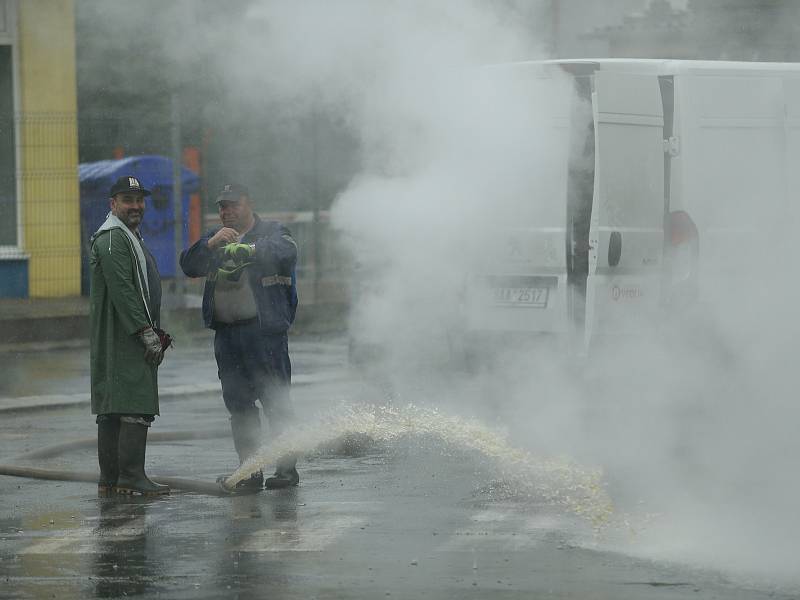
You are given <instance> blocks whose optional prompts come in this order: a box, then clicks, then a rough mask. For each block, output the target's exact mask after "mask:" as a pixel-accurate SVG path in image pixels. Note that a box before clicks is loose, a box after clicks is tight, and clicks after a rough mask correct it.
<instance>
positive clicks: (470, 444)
mask: <svg viewBox="0 0 800 600" xmlns="http://www.w3.org/2000/svg"><path fill="white" fill-rule="evenodd" d="M425 440H433V441H435V442H437V443H436V444H431V446H430V448H428V449H427V450H428V451H430V452H436V451H439V452H441V451H442V450H445V451H447V452H450V453H477V455H478V456H479V457H480V458H481V459H483V461H484V462H485V463H486V464H487V466H488V468H487V469H486V473H485V477H486V479H485V483H484V485H483V486H482V487H481V488H480V490H479V493H480V494H483V495H485V496H486V497H487V498H488V499H494V500H500V501H502V500H507V499H513V500H515V501H520V500H521V499H529V500H530V501H532V502H537V503H548V504H551V505H557V506H560V507H563V508H564V509H566V510H568V511H571V512H572V513H574V514H576V515H579V516H580V517H583V518H585V519H587V520H588V521H589V522H590V523H591V524H592V526H593V527H595V528H596V529H599V528H602V527H603V526H604V525H605V524H606V523H607V522H608V521H609V519H610V517H611V515H612V513H613V506H612V503H611V500H610V498H609V496H608V494H607V493H606V491H605V488H604V486H603V480H602V474H601V473H600V472H599V471H598V470H593V469H589V468H586V467H583V466H581V465H578V464H576V463H574V462H571V461H569V460H565V459H558V458H549V457H538V456H533V455H532V454H530V453H529V452H527V451H525V450H522V449H519V448H515V447H514V446H512V445H511V444H510V443H509V441H508V439H507V438H506V436H505V435H503V434H502V433H500V432H498V431H495V430H493V429H491V428H489V427H487V426H486V425H484V424H482V423H480V422H478V421H475V420H468V419H462V418H460V417H457V416H453V415H447V414H444V413H442V412H441V411H439V410H437V409H434V408H424V407H420V406H416V405H413V404H411V405H407V406H405V407H397V406H375V405H344V406H341V407H339V408H337V409H335V410H334V411H332V412H331V413H329V414H326V415H324V416H323V417H321V418H320V419H319V420H317V421H316V422H314V423H311V424H308V425H302V426H298V427H297V428H294V429H292V430H291V431H289V432H287V433H286V434H284V435H281V436H280V437H278V438H277V439H275V441H274V442H273V443H271V444H269V445H266V446H262V448H261V449H260V450H259V452H258V453H257V454H256V455H255V456H254V457H252V458H251V459H250V460H248V461H246V462H245V463H244V464H243V465H242V466H241V467H239V469H238V470H237V471H236V472H235V473H233V474H232V475H231V476H230V478H229V479H228V484H229V485H231V486H232V485H235V484H236V483H237V482H239V481H241V480H243V479H245V478H247V477H249V476H250V475H251V474H252V473H254V472H256V471H258V470H260V469H269V468H270V467H271V466H272V465H274V464H275V462H276V461H277V459H278V458H279V457H281V456H284V455H287V454H296V455H298V456H303V455H308V454H311V453H315V452H319V451H320V449H322V450H323V451H324V450H325V449H330V448H331V447H334V448H339V451H340V453H343V454H347V455H351V456H358V455H359V453H361V452H362V451H364V450H365V449H367V448H369V446H370V445H374V444H397V443H400V442H407V443H409V444H419V443H420V442H421V441H425Z"/></svg>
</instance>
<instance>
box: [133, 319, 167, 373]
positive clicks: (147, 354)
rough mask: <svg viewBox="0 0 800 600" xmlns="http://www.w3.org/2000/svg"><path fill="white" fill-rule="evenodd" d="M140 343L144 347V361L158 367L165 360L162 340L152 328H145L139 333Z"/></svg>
mask: <svg viewBox="0 0 800 600" xmlns="http://www.w3.org/2000/svg"><path fill="white" fill-rule="evenodd" d="M137 335H138V336H139V341H140V342H142V345H143V346H144V359H145V361H147V363H148V364H151V365H153V366H154V367H157V366H158V365H160V364H161V361H162V360H164V346H163V344H162V343H161V338H160V337H158V334H157V333H156V332H155V331H153V328H152V327H145V328H144V329H142V330H141V331H139V332H138V333H137Z"/></svg>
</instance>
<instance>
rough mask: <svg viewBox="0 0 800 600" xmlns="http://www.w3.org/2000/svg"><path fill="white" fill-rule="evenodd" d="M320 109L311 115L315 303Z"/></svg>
mask: <svg viewBox="0 0 800 600" xmlns="http://www.w3.org/2000/svg"><path fill="white" fill-rule="evenodd" d="M318 120H319V111H318V110H317V109H316V108H315V109H314V111H313V113H312V115H311V143H312V148H311V168H312V169H313V173H312V182H313V183H312V185H313V190H312V193H313V196H314V198H313V202H314V217H313V222H312V231H313V235H314V283H313V284H314V304H315V305H317V303H318V300H319V287H320V286H319V284H320V280H321V279H322V265H321V264H320V263H321V262H322V240H321V237H322V227H320V220H319V210H320V204H321V203H322V199H321V198H320V182H319V123H318Z"/></svg>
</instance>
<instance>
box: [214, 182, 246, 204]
mask: <svg viewBox="0 0 800 600" xmlns="http://www.w3.org/2000/svg"><path fill="white" fill-rule="evenodd" d="M242 196H247V197H248V198H249V197H250V190H248V189H247V187H245V186H243V185H239V184H238V183H226V184H225V185H224V186H222V191H221V192H220V193H219V196H217V204H221V203H222V202H238V200H239V199H240V198H241V197H242Z"/></svg>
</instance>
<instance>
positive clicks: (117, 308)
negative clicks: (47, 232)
mask: <svg viewBox="0 0 800 600" xmlns="http://www.w3.org/2000/svg"><path fill="white" fill-rule="evenodd" d="M113 219H114V218H113V217H109V221H107V222H106V224H105V225H103V227H101V229H100V230H99V231H98V232H97V233H96V234H95V235H94V237H93V238H92V249H91V255H90V258H89V265H90V277H91V293H90V304H89V326H90V342H91V359H90V362H91V380H92V414H109V413H117V414H135V415H157V414H159V413H158V375H157V367H154V366H152V365H150V364H148V363H147V362H146V361H145V359H144V346H143V345H142V343H141V342H140V341H139V339H138V336H136V335H135V334H136V332H138V331H140V330H141V329H143V328H145V327H148V326H155V327H158V314H159V312H160V306H158V305H159V304H160V300H161V290H160V286H161V284H160V281H159V277H158V273H157V272H156V273H149V274H150V275H151V276H150V277H149V278H148V277H147V275H148V270H147V267H145V269H144V271H145V272H143V269H142V267H141V265H140V261H141V254H140V255H139V256H140V258H139V259H137V252H136V251H135V249H134V245H133V244H134V242H133V241H132V240H131V239H130V237H129V235H128V234H127V233H126V231H124V230H123V229H122V227H124V225H122V224H121V222H119V225H121V227H119V226H114V225H113V224H111V225H109V223H110V222H111V221H112V220H113ZM143 246H144V244H142V247H143ZM142 249H143V250H144V252H145V253H146V252H147V250H146V249H144V248H142ZM148 262H150V263H151V267H152V269H155V261H153V260H152V258H151V260H150V261H148ZM148 281H149V284H148V283H147V282H148ZM143 282H144V283H143ZM154 285H157V286H158V288H159V289H158V290H155V289H150V288H152V287H153V286H154ZM150 298H154V299H157V302H151V300H150ZM145 302H147V306H145Z"/></svg>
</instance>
